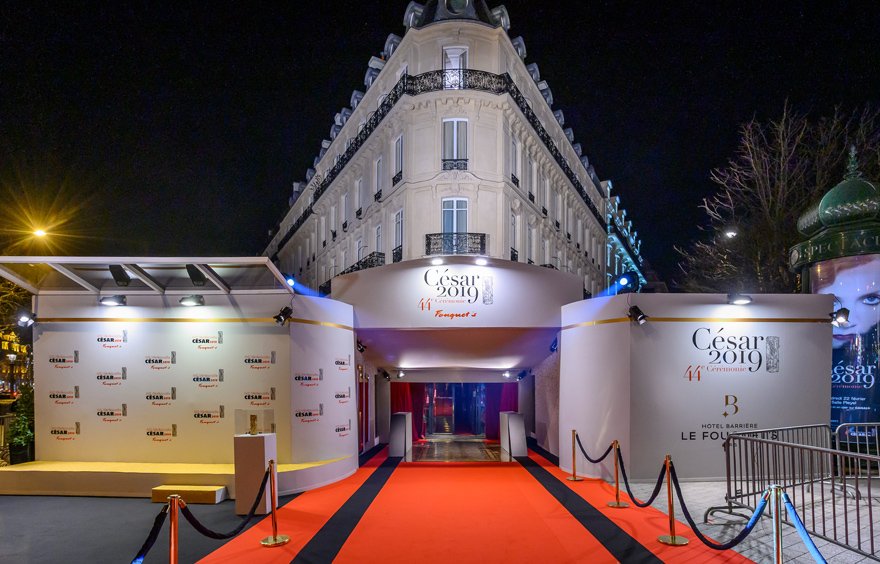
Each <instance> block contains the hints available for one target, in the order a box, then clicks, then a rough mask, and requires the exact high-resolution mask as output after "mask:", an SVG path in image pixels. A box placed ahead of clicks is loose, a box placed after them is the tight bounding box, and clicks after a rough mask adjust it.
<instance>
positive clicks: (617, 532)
mask: <svg viewBox="0 0 880 564" xmlns="http://www.w3.org/2000/svg"><path fill="white" fill-rule="evenodd" d="M516 461H517V462H519V463H520V464H521V465H522V466H523V468H525V469H526V470H527V471H528V472H529V474H531V475H532V477H534V478H535V479H536V480H537V481H538V483H540V484H541V485H542V486H543V487H544V489H546V490H547V491H548V492H549V493H550V495H552V496H553V497H554V498H556V501H558V502H559V503H560V505H562V506H563V507H564V508H565V509H566V511H568V512H569V513H571V515H572V517H574V518H575V519H577V520H578V522H579V523H580V524H581V525H583V527H584V528H585V529H586V530H587V531H588V532H589V533H590V534H591V535H593V536H594V537H595V538H596V540H598V541H599V543H601V544H602V546H604V547H605V550H607V551H608V552H610V553H611V555H612V556H614V558H616V559H617V560H618V561H619V562H626V564H662V563H663V561H662V560H660V558H658V557H657V555H655V554H654V553H653V552H651V551H650V550H648V549H647V548H645V546H644V545H642V544H641V543H639V542H638V541H636V539H634V538H632V537H631V536H630V535H629V534H628V533H627V532H626V531H624V530H623V529H621V528H620V527H619V526H617V525H616V524H615V523H614V521H612V520H611V519H609V518H608V517H606V516H605V515H603V514H602V513H601V512H600V511H599V510H598V509H596V508H595V507H593V506H592V505H590V504H589V503H588V502H587V501H586V500H585V499H584V498H582V497H581V496H579V495H577V494H576V493H574V492H573V491H571V489H569V488H568V486H566V485H565V484H563V483H562V482H561V481H560V480H559V479H558V478H556V476H554V475H553V474H551V473H550V472H549V471H548V470H546V469H545V468H543V467H541V465H540V464H538V463H537V462H535V461H534V460H532V459H531V458H529V457H527V456H518V457H517V458H516Z"/></svg>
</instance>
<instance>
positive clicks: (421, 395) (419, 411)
mask: <svg viewBox="0 0 880 564" xmlns="http://www.w3.org/2000/svg"><path fill="white" fill-rule="evenodd" d="M405 411H409V412H410V413H412V428H413V431H412V433H413V440H414V441H417V440H419V439H424V438H425V384H416V383H412V382H392V383H391V413H400V412H405Z"/></svg>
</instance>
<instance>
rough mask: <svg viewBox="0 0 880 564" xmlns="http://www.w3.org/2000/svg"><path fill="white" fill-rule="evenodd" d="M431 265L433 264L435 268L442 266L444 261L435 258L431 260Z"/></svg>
mask: <svg viewBox="0 0 880 564" xmlns="http://www.w3.org/2000/svg"><path fill="white" fill-rule="evenodd" d="M431 264H433V265H434V266H440V265H441V264H443V259H442V258H433V259H431Z"/></svg>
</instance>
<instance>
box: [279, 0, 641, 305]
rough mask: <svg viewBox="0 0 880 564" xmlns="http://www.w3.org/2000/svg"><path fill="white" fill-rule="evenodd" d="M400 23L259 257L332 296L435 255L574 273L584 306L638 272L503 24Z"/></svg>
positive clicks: (433, 5)
mask: <svg viewBox="0 0 880 564" xmlns="http://www.w3.org/2000/svg"><path fill="white" fill-rule="evenodd" d="M404 24H405V26H406V28H407V31H406V33H405V34H404V36H403V37H402V38H401V37H398V36H396V35H394V34H391V35H389V37H388V39H387V41H386V43H385V47H384V51H383V53H382V57H372V58H371V59H370V61H369V63H368V68H367V72H366V75H365V78H364V86H365V90H364V91H358V90H356V91H354V92H353V93H352V96H351V107H350V108H343V109H342V110H340V111H339V113H337V114H336V118H335V120H334V124H333V125H332V127H331V129H330V132H329V137H330V139H329V140H325V141H323V142H322V145H321V150H320V153H319V155H318V156H317V158H316V159H315V163H314V168H313V169H310V170H309V171H308V173H307V176H306V182H305V183H295V184H294V195H293V197H292V198H291V208H290V209H289V211H288V212H287V214H286V215H285V217H284V219H283V220H282V221H281V223H280V225H279V227H278V230H277V232H276V233H274V235H273V238H272V240H271V242H270V244H269V246H268V247H267V249H266V251H265V255H266V256H269V257H272V259H273V261H275V262H276V264H278V266H279V267H280V268H281V269H282V270H283V271H285V272H288V273H290V274H292V275H293V276H294V277H295V278H296V280H297V283H298V284H299V285H300V286H307V287H309V288H313V289H320V290H321V292H322V293H324V294H327V293H329V287H330V285H329V281H330V280H331V279H332V278H333V277H334V276H337V275H339V274H342V273H344V272H350V271H353V270H360V269H363V268H369V267H374V266H380V265H382V264H388V263H392V262H399V261H405V260H411V259H416V258H422V257H425V256H432V255H448V254H472V255H483V256H487V257H494V258H503V259H506V260H512V261H518V262H525V263H530V264H535V265H536V266H544V267H547V268H555V269H558V270H562V271H568V272H571V273H573V274H576V275H578V276H580V277H581V278H582V279H583V283H584V292H585V295H597V294H599V293H600V292H602V291H603V290H604V289H605V288H607V287H608V285H609V282H610V280H611V274H613V273H616V272H617V271H618V270H619V265H623V264H630V263H634V261H638V263H640V262H641V261H640V260H639V259H638V256H637V252H638V244H637V242H636V241H635V240H634V239H632V240H631V241H630V245H629V246H627V245H624V244H617V245H614V246H612V245H610V244H609V241H611V240H613V239H614V238H613V237H612V238H609V233H612V232H613V231H614V228H615V226H616V223H614V221H613V220H615V219H616V218H617V215H616V214H617V213H618V212H617V206H618V202H617V200H616V199H615V200H614V201H613V203H612V206H611V207H608V204H609V191H610V185H608V186H605V185H603V183H601V182H600V181H599V179H598V177H597V176H596V173H595V171H594V169H593V167H592V166H591V165H590V163H589V161H588V159H587V157H586V156H585V155H582V151H581V147H580V144H579V143H575V142H574V137H573V133H572V130H571V129H570V128H565V121H564V116H563V113H562V111H561V110H555V111H554V110H553V108H552V105H553V95H552V92H551V90H550V87H549V85H548V84H547V83H546V81H543V80H541V77H540V73H539V70H538V67H537V65H536V64H534V63H532V64H528V65H526V63H525V61H524V59H525V57H526V48H525V42H524V41H523V39H522V38H521V37H517V38H515V39H513V40H511V38H510V37H509V36H508V35H507V30H508V29H509V25H510V24H509V17H508V15H507V11H506V9H504V7H503V6H500V7H498V8H495V9H493V10H491V11H490V10H489V9H488V8H487V7H486V5H485V2H483V1H482V0H479V1H477V2H472V1H470V0H462V1H460V2H439V3H438V2H429V3H428V4H427V6H420V5H419V4H416V3H415V2H411V3H410V5H409V7H408V8H407V11H406V15H405V19H404ZM609 221H611V223H610V224H609ZM629 233H631V229H630V230H629ZM633 235H634V234H633ZM628 238H629V237H628ZM627 247H629V250H630V251H634V252H635V253H636V256H634V257H632V256H627V259H628V260H624V259H622V258H620V253H621V250H623V252H626V251H627ZM609 250H610V251H611V254H609ZM612 257H614V260H613V261H611V260H610V259H611V258H612Z"/></svg>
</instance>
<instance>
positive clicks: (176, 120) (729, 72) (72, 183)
mask: <svg viewBox="0 0 880 564" xmlns="http://www.w3.org/2000/svg"><path fill="white" fill-rule="evenodd" d="M56 4H62V3H60V2H52V3H48V5H43V3H40V2H11V3H5V4H4V5H3V6H0V181H2V183H3V186H2V190H3V192H2V193H3V197H2V200H0V201H2V202H4V211H5V212H6V213H5V214H4V215H5V218H4V220H3V223H5V225H4V226H3V231H4V232H5V234H6V236H7V241H6V248H5V250H4V251H3V252H4V254H18V253H19V252H42V251H45V250H48V251H51V252H55V253H59V254H60V253H63V254H95V255H100V254H125V255H190V256H195V255H209V256H210V255H233V256H235V255H255V254H258V253H259V252H261V251H262V250H263V248H264V247H265V244H266V243H267V241H268V239H267V231H268V229H270V228H272V227H273V226H274V225H275V224H276V223H277V222H278V220H279V219H280V218H281V215H282V214H283V213H284V211H285V210H286V209H287V200H288V197H289V196H290V192H291V184H292V182H294V181H297V180H304V179H305V171H306V169H307V168H309V167H311V166H312V160H313V159H314V157H315V156H316V155H317V152H318V150H319V148H320V142H321V140H322V139H329V132H330V126H331V125H332V123H333V116H334V114H335V113H336V112H338V111H339V110H340V109H341V108H343V107H347V106H348V104H349V97H350V95H351V92H352V90H355V89H357V90H363V89H364V84H363V78H364V73H365V71H366V68H367V61H368V60H369V58H370V56H371V55H377V56H378V55H379V54H380V52H381V51H382V49H383V46H384V42H385V38H386V37H387V36H388V34H389V33H392V32H393V33H396V34H397V35H403V32H404V27H403V24H402V20H403V14H404V11H405V9H406V5H407V0H399V1H394V2H351V1H348V2H340V1H324V2H308V3H306V2H289V3H287V6H286V7H283V8H279V7H277V6H275V5H274V3H269V4H258V3H256V2H247V3H244V2H236V3H230V4H227V5H224V4H223V3H218V4H213V3H202V5H199V6H196V7H193V6H191V5H190V4H189V3H167V2H142V3H138V4H136V5H135V6H134V7H130V6H123V5H122V4H125V3H113V4H112V5H109V4H108V6H103V7H102V6H100V5H97V4H96V5H90V6H89V7H88V8H81V7H72V6H71V7H66V6H56ZM664 4H666V3H663V2H650V3H645V4H637V3H634V2H601V3H600V2H583V3H580V2H569V3H563V2H537V1H523V2H516V1H508V2H506V3H505V5H506V6H507V9H508V11H509V13H510V19H511V24H512V25H511V29H510V31H509V34H510V36H511V37H517V36H519V35H522V36H523V38H524V40H525V44H526V48H527V51H528V56H527V57H526V61H525V62H526V63H537V64H538V67H539V69H540V71H541V77H542V79H545V80H547V81H548V83H549V84H550V87H551V89H552V91H553V97H554V101H555V105H554V109H561V110H562V111H563V112H564V114H565V126H566V127H572V128H573V129H574V132H575V140H576V141H577V142H580V143H581V146H582V147H583V149H584V152H585V154H586V155H588V156H589V158H590V161H591V163H592V164H593V165H594V166H595V168H596V171H597V173H598V175H599V177H600V178H602V179H610V180H611V181H612V183H613V185H614V193H615V194H617V195H619V196H620V197H621V198H622V201H623V202H622V203H623V207H624V208H626V209H627V213H628V217H629V218H630V219H632V220H633V222H634V224H635V227H636V230H637V231H638V233H639V236H640V237H641V239H642V241H643V243H642V254H643V256H644V257H645V258H646V259H648V260H649V261H650V262H651V263H652V265H653V266H654V267H655V269H656V270H657V271H658V272H659V274H660V276H661V278H663V279H665V280H667V281H670V280H672V279H674V278H675V276H676V275H677V270H676V264H677V262H678V257H677V255H676V253H675V251H674V250H673V245H679V246H682V245H687V244H688V242H689V241H691V240H692V239H693V238H695V237H698V236H699V235H700V230H699V226H700V225H704V224H705V218H704V215H703V214H702V212H701V211H700V210H699V209H698V205H699V203H700V201H701V199H702V198H703V197H706V196H709V195H711V194H712V192H713V190H714V187H713V185H712V183H711V182H710V181H709V174H710V171H711V170H712V169H713V168H715V167H720V166H723V165H724V164H725V163H726V161H727V160H728V159H729V158H730V157H732V156H733V155H734V152H735V150H736V147H737V143H738V128H739V126H740V124H742V123H743V122H745V121H747V120H749V119H750V118H752V117H753V116H754V117H757V118H759V119H761V120H769V119H775V118H777V117H778V116H779V115H780V114H781V110H782V107H783V104H784V103H785V101H786V99H787V100H788V101H789V102H790V104H791V105H792V106H793V107H794V108H795V109H797V110H800V111H803V112H810V113H811V114H813V115H823V114H828V113H830V112H831V110H832V109H833V107H834V106H835V105H838V104H840V105H842V106H843V108H844V109H846V110H851V109H852V108H854V107H862V106H864V105H865V104H867V103H871V104H872V105H875V106H876V105H878V98H880V55H878V52H880V48H878V43H880V17H878V15H877V13H878V10H877V9H876V7H874V8H871V7H869V4H867V3H858V4H857V3H855V2H852V3H849V2H843V3H838V4H835V3H815V7H810V8H809V9H805V8H803V9H802V8H799V7H797V3H776V2H761V3H757V4H753V5H750V4H748V3H743V2H735V3H734V2H730V3H717V6H716V5H715V4H716V3H714V2H713V3H709V2H701V3H695V4H692V5H686V4H683V3H675V5H674V6H668V5H664ZM488 5H489V7H490V8H491V7H494V6H496V5H498V3H497V2H492V1H490V2H488ZM811 6H813V5H812V4H811ZM25 210H29V211H28V212H26V211H25ZM28 213H29V214H31V215H32V216H33V217H32V219H31V220H30V221H31V222H32V223H34V224H36V223H46V222H47V221H48V222H49V224H50V225H52V224H53V223H52V222H53V221H54V222H58V225H57V226H56V227H55V230H54V232H56V233H63V236H61V235H59V236H57V237H56V238H55V239H54V241H53V242H52V243H51V246H50V247H39V248H38V247H37V246H35V245H32V244H29V243H28V244H22V243H21V242H20V241H16V240H10V239H8V237H10V236H13V237H14V236H16V233H15V232H16V230H18V231H21V232H26V231H27V229H28V228H27V226H25V225H22V224H21V223H22V218H23V217H27V214H28ZM48 216H51V219H45V218H47V217H48ZM10 234H11V235H10ZM19 238H21V237H20V236H19ZM45 244H46V245H49V243H45Z"/></svg>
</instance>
